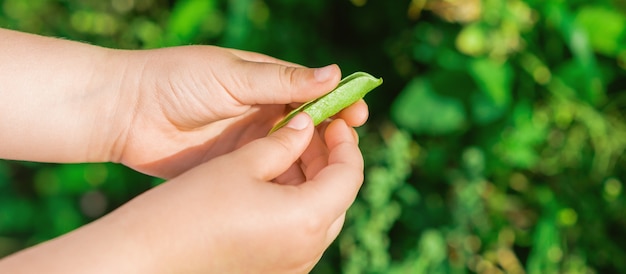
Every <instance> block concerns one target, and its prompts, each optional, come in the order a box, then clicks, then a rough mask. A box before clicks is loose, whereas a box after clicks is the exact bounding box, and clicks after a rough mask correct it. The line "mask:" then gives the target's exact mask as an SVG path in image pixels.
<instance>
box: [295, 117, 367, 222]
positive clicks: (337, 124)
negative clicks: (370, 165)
mask: <svg viewBox="0 0 626 274" xmlns="http://www.w3.org/2000/svg"><path fill="white" fill-rule="evenodd" d="M325 137H326V138H325V139H326V144H327V146H328V149H329V155H328V166H326V167H324V168H323V169H322V170H320V172H319V173H318V174H317V175H316V176H315V178H314V179H313V180H312V181H309V182H307V183H305V184H302V185H300V187H301V188H303V192H304V193H305V195H308V196H307V199H309V203H308V204H311V205H312V206H314V207H315V209H314V212H316V213H319V214H322V216H331V218H332V219H331V220H335V219H336V218H337V217H339V216H340V215H341V214H343V213H344V212H345V211H346V210H347V209H348V207H350V205H351V204H352V202H354V199H355V198H356V195H357V193H358V191H359V188H360V187H361V185H362V183H363V156H362V155H361V152H360V150H359V147H358V146H357V144H356V142H355V140H354V137H353V135H352V131H351V130H350V127H348V125H347V124H346V123H345V122H344V121H343V120H341V119H338V120H335V121H333V122H332V123H331V124H330V125H329V126H328V128H327V129H326V136H325Z"/></svg>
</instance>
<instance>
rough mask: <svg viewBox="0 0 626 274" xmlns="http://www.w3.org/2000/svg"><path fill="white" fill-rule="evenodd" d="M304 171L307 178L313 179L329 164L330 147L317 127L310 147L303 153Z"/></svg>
mask: <svg viewBox="0 0 626 274" xmlns="http://www.w3.org/2000/svg"><path fill="white" fill-rule="evenodd" d="M300 159H302V171H303V172H304V175H305V176H306V178H307V180H312V179H313V178H314V177H315V175H317V173H318V172H319V171H320V170H322V168H324V167H325V166H327V165H328V148H327V147H326V143H324V141H323V140H322V137H321V136H320V133H319V131H318V130H317V129H316V130H315V132H314V133H313V138H312V139H311V143H310V144H309V147H307V149H306V150H305V151H304V153H303V154H302V157H301V158H300Z"/></svg>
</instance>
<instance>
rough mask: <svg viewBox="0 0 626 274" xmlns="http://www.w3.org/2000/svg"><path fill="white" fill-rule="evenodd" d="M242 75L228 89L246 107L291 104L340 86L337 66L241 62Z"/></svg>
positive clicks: (240, 70)
mask: <svg viewBox="0 0 626 274" xmlns="http://www.w3.org/2000/svg"><path fill="white" fill-rule="evenodd" d="M240 65H241V68H240V69H237V70H230V71H232V72H237V73H243V76H241V75H239V76H238V77H232V79H237V81H236V82H234V83H233V85H234V86H231V87H227V88H228V89H229V91H230V93H231V94H232V96H233V97H235V99H236V100H237V101H238V102H241V103H242V104H245V105H257V104H290V103H294V102H306V101H309V100H312V99H314V98H317V97H319V96H322V95H324V94H326V93H328V92H329V91H331V90H332V89H333V88H335V87H336V86H337V84H338V83H339V80H340V78H341V70H340V69H339V67H338V66H337V65H329V66H325V67H322V68H315V69H313V68H305V67H289V66H285V65H281V64H276V63H259V62H241V63H240Z"/></svg>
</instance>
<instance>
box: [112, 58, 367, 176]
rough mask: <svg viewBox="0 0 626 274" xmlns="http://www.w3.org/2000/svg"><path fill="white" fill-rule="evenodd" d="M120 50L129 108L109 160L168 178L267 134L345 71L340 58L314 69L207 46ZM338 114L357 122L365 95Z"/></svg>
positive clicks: (123, 95) (363, 115) (363, 117)
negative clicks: (291, 108)
mask: <svg viewBox="0 0 626 274" xmlns="http://www.w3.org/2000/svg"><path fill="white" fill-rule="evenodd" d="M118 54H119V56H120V57H122V58H123V59H124V60H128V61H127V63H128V67H127V68H126V69H125V71H128V72H129V73H130V75H131V77H127V78H126V79H125V82H123V83H122V85H121V87H122V89H124V90H122V91H123V92H122V93H121V95H120V98H121V99H120V100H121V103H120V108H119V111H120V112H126V113H129V116H128V117H127V119H128V121H126V122H125V123H126V124H127V125H128V126H127V128H126V129H125V131H124V132H123V133H122V134H120V135H119V137H118V138H119V139H118V140H117V142H115V144H116V145H115V146H114V147H113V148H112V150H113V151H112V153H111V155H113V157H114V159H112V160H113V161H119V162H122V163H123V164H125V165H127V166H130V167H132V168H134V169H137V170H139V171H141V172H144V173H147V174H151V175H156V176H161V177H166V178H169V177H172V176H175V175H178V174H180V173H182V172H184V171H186V170H188V169H190V168H191V167H194V166H196V165H198V164H200V163H202V162H205V161H207V160H208V159H211V158H213V157H215V156H219V155H222V154H224V153H228V152H230V151H233V150H234V149H237V148H238V147H240V146H242V145H244V144H246V143H248V142H250V141H251V140H254V139H256V138H259V137H263V136H265V135H266V134H267V132H268V131H269V129H270V128H271V127H272V125H273V124H274V123H275V122H277V121H278V120H280V118H281V117H282V116H283V115H284V114H285V113H286V111H288V109H287V108H289V106H290V104H293V103H302V102H306V101H308V100H311V99H314V98H317V97H319V96H321V95H323V94H325V93H326V92H328V91H330V90H332V89H333V88H334V87H335V86H336V85H337V83H338V81H339V80H340V78H341V72H340V71H339V68H338V67H337V66H335V65H333V66H328V67H325V68H322V69H309V68H304V67H301V66H298V65H295V64H291V63H288V62H285V61H281V60H277V59H274V58H271V57H268V56H265V55H262V54H257V53H251V52H244V51H239V50H232V49H225V48H218V47H209V46H192V47H177V48H168V49H159V50H152V51H144V52H137V51H133V52H118ZM133 72H138V73H140V75H141V77H132V75H133ZM130 114H132V115H130ZM338 116H339V117H340V118H342V119H344V120H345V121H346V123H347V124H348V125H349V126H359V125H361V124H363V123H364V122H365V120H366V119H367V116H368V113H367V105H366V104H365V103H364V102H363V101H360V102H359V103H357V104H355V105H353V106H352V107H350V108H348V109H346V110H344V111H343V112H342V113H340V114H339V115H338Z"/></svg>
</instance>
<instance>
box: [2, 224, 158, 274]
mask: <svg viewBox="0 0 626 274" xmlns="http://www.w3.org/2000/svg"><path fill="white" fill-rule="evenodd" d="M145 234H146V233H142V231H141V230H139V229H138V226H137V225H136V222H134V220H124V219H120V218H117V216H115V215H113V216H105V217H103V218H102V219H100V220H97V221H95V222H94V223H91V224H89V225H86V226H83V227H81V228H79V229H77V230H74V231H72V232H69V233H68V234H66V235H63V236H61V237H58V238H55V239H53V240H50V241H47V242H44V243H41V244H39V245H36V246H33V247H31V248H28V249H25V250H22V251H20V252H18V253H15V254H13V255H10V256H8V257H6V258H4V259H1V260H0V273H23V274H30V273H33V274H34V273H48V274H56V273H59V274H61V273H63V274H71V273H93V274H96V273H155V271H154V269H152V267H153V266H152V265H153V264H154V262H153V260H154V258H153V257H154V256H153V255H154V254H153V253H154V252H156V251H157V250H150V248H149V247H150V245H149V244H148V243H147V242H146V241H145V239H146V237H144V236H143V235H145Z"/></svg>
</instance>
